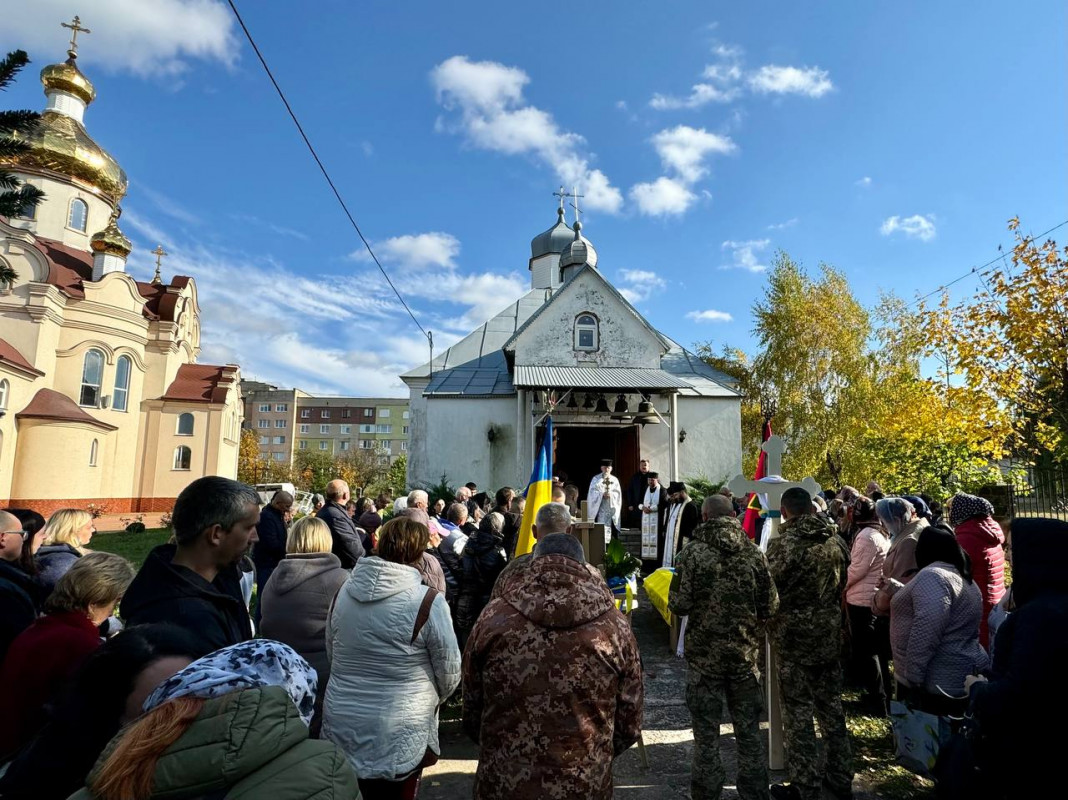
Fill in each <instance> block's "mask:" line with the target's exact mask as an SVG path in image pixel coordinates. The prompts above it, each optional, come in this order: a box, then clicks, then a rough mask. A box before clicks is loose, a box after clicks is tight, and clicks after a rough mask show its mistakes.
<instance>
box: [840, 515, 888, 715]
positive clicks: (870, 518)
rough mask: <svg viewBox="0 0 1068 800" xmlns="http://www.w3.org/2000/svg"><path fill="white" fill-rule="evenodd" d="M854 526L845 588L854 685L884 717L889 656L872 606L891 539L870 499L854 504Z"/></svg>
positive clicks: (864, 701) (866, 703) (864, 702)
mask: <svg viewBox="0 0 1068 800" xmlns="http://www.w3.org/2000/svg"><path fill="white" fill-rule="evenodd" d="M853 525H854V526H855V528H857V529H858V530H857V535H856V537H855V538H854V539H853V548H852V550H851V552H850V556H849V575H848V578H847V580H846V589H845V599H846V609H847V612H848V614H849V630H850V632H851V634H852V658H851V662H852V663H851V667H852V669H851V672H852V678H853V681H854V683H856V684H857V685H858V686H860V687H861V688H862V689H863V690H864V695H863V697H862V698H861V703H862V705H863V706H864V707H865V708H866V709H868V710H870V711H872V712H875V713H876V714H877V715H879V716H882V715H884V714H885V713H886V709H887V706H886V700H887V698H886V688H887V687H885V686H883V678H882V674H883V673H882V667H883V666H884V665H883V664H881V662H880V660H879V656H880V654H882V655H884V656H885V648H883V647H879V646H878V640H877V638H876V636H875V615H874V614H873V613H872V609H871V604H872V599H873V598H874V597H875V590H876V587H877V586H878V584H879V578H880V577H882V573H883V562H884V561H885V560H886V553H887V551H888V550H889V549H890V539H889V537H887V535H886V533H885V532H884V531H883V528H882V525H881V524H880V522H879V517H878V515H877V514H876V513H875V503H874V502H872V501H871V500H870V499H869V498H867V497H858V498H857V499H856V501H855V502H854V504H853Z"/></svg>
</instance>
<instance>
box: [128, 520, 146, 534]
mask: <svg viewBox="0 0 1068 800" xmlns="http://www.w3.org/2000/svg"><path fill="white" fill-rule="evenodd" d="M145 530H147V529H146V528H145V523H143V522H131V523H130V524H129V525H127V526H126V532H127V533H144V532H145Z"/></svg>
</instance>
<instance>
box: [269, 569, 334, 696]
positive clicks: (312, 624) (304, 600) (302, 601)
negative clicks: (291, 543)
mask: <svg viewBox="0 0 1068 800" xmlns="http://www.w3.org/2000/svg"><path fill="white" fill-rule="evenodd" d="M348 578H349V571H348V570H346V569H342V567H341V561H340V559H338V557H337V556H335V555H334V554H333V553H292V554H290V555H287V556H286V557H285V558H283V559H282V560H281V561H279V562H278V567H277V568H276V569H275V571H274V572H273V573H271V577H270V580H268V581H267V585H266V586H265V587H264V588H263V593H262V595H261V596H260V608H261V609H262V613H263V618H262V622H261V623H260V633H261V634H262V635H263V636H265V637H266V638H268V639H275V640H277V641H279V642H282V643H283V644H288V645H289V646H290V647H292V648H293V649H294V650H296V651H297V652H298V653H300V655H301V656H303V657H304V659H305V660H306V661H307V662H308V663H309V664H311V665H312V666H313V667H315V671H316V672H317V673H319V686H325V685H326V680H327V678H328V677H329V676H330V660H329V659H328V658H327V656H326V616H327V613H328V612H329V611H330V604H331V603H332V602H333V601H334V596H335V595H337V592H338V589H340V588H341V586H342V585H343V584H344V583H345V581H346V580H348Z"/></svg>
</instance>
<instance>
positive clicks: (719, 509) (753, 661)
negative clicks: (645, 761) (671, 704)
mask: <svg viewBox="0 0 1068 800" xmlns="http://www.w3.org/2000/svg"><path fill="white" fill-rule="evenodd" d="M701 513H702V516H703V517H704V519H705V522H704V524H702V525H700V526H698V528H697V529H696V530H695V531H694V534H693V537H694V538H693V542H692V543H691V544H689V545H688V546H687V547H685V548H684V549H683V551H682V552H681V553H680V554H679V556H678V559H677V561H676V564H675V576H674V577H673V578H672V579H671V592H670V594H669V596H668V608H670V609H671V610H672V611H673V612H674V613H675V614H679V615H680V616H681V615H685V616H687V617H688V619H687V621H686V642H685V645H686V666H687V672H686V705H687V707H688V708H689V709H690V716H691V718H692V719H693V738H694V751H693V772H692V775H691V779H690V780H691V787H692V796H693V798H694V800H706V798H707V799H708V800H718V798H719V796H720V794H721V792H722V791H723V783H724V781H725V779H726V773H725V772H724V769H723V763H722V761H721V760H720V756H719V726H720V723H721V722H722V721H723V704H724V700H726V704H727V708H728V709H729V710H730V715H731V721H732V722H733V724H734V738H735V740H736V741H737V743H738V780H737V785H738V796H739V797H740V798H742V800H750V798H762V799H763V798H767V797H768V753H767V741H766V740H765V738H764V737H763V736H761V734H760V714H761V712H762V711H763V709H764V700H763V696H762V693H761V689H760V683H759V680H760V674H759V669H758V667H757V659H758V658H759V654H760V649H761V647H762V646H763V644H764V624H765V623H766V622H767V620H768V619H769V618H770V617H771V615H772V614H774V613H775V610H776V608H778V603H779V601H778V596H777V595H776V592H775V585H774V584H773V583H772V580H771V575H770V573H769V572H768V562H767V559H765V558H764V554H763V553H761V552H760V550H759V548H757V547H756V545H754V544H753V543H752V542H751V541H750V540H749V537H747V536H746V535H745V531H743V530H742V526H741V525H740V524H739V523H738V520H737V519H735V516H734V508H733V507H732V505H731V502H730V500H728V499H727V498H726V497H724V496H723V495H712V496H711V497H708V498H706V499H705V502H704V506H703V508H702V509H701Z"/></svg>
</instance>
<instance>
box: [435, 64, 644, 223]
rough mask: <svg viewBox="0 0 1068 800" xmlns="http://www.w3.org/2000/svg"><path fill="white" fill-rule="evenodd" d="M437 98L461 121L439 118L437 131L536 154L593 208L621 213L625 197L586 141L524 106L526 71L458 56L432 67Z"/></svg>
mask: <svg viewBox="0 0 1068 800" xmlns="http://www.w3.org/2000/svg"><path fill="white" fill-rule="evenodd" d="M430 80H431V83H432V84H433V86H434V89H435V92H436V94H437V101H438V103H440V104H441V105H442V107H444V108H445V109H446V110H447V111H453V112H456V114H457V115H458V118H457V119H454V120H452V121H448V120H444V119H439V120H438V122H437V124H436V126H435V127H436V129H438V130H439V131H447V132H452V133H462V134H463V135H464V136H466V138H467V140H468V142H470V143H471V144H472V145H474V146H475V147H478V148H481V149H483V150H492V151H495V152H499V153H505V154H508V155H530V156H533V157H535V158H537V159H538V160H540V161H541V162H542V163H544V164H546V165H548V166H549V167H551V168H552V169H553V171H554V173H555V175H556V178H557V179H558V180H561V181H563V182H564V183H565V184H566V185H568V186H571V185H575V186H578V187H579V188H580V190H581V193H582V194H583V195H585V205H586V207H587V208H588V209H590V210H591V211H604V212H607V213H612V214H614V213H617V212H618V211H619V210H620V208H621V206H622V205H623V195H622V193H621V192H620V191H619V189H617V188H616V187H614V186H612V184H611V181H609V179H608V177H607V176H606V175H605V174H604V173H603V172H601V171H600V170H598V169H594V168H592V167H591V166H590V163H589V162H590V155H589V153H588V152H587V151H586V148H585V144H586V142H585V139H583V137H582V136H580V135H579V134H577V133H572V132H570V131H565V130H562V129H561V128H560V126H559V125H557V123H556V120H555V119H554V118H553V116H552V114H550V113H549V112H548V111H545V110H543V109H540V108H537V107H535V106H531V105H524V103H525V100H524V98H523V87H524V86H525V85H526V84H527V83H529V82H530V78H529V77H528V76H527V74H526V73H525V72H523V70H521V69H519V68H517V67H509V66H506V65H504V64H500V63H497V62H495V61H471V60H470V59H468V58H467V56H453V57H451V58H449V59H446V60H445V61H443V62H441V63H440V64H438V65H437V66H436V67H434V69H432V70H431V71H430Z"/></svg>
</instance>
